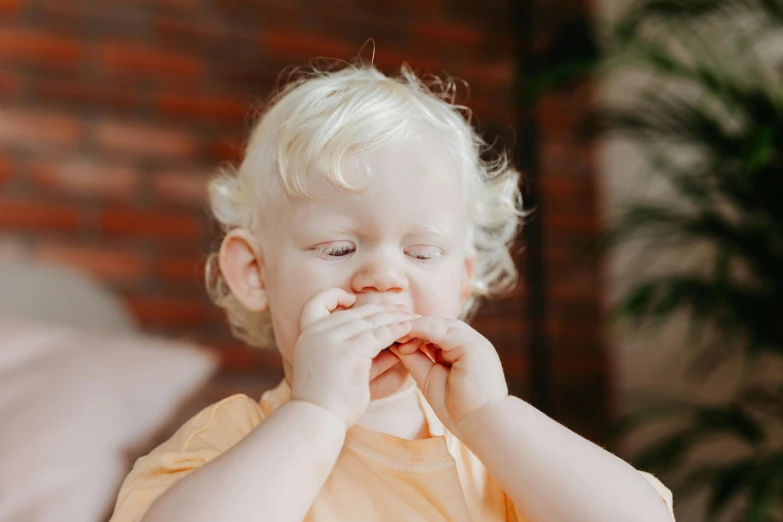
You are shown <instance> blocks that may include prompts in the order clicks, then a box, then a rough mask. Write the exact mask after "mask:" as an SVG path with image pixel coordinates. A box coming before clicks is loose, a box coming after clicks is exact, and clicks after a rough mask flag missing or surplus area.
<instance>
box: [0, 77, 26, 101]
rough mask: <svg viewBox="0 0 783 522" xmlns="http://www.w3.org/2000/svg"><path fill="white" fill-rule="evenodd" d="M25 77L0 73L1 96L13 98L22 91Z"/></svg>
mask: <svg viewBox="0 0 783 522" xmlns="http://www.w3.org/2000/svg"><path fill="white" fill-rule="evenodd" d="M23 83H24V77H22V76H21V75H20V74H17V73H13V72H10V71H0V96H2V97H3V98H11V97H13V96H14V95H16V94H18V93H19V92H21V91H22V85H23Z"/></svg>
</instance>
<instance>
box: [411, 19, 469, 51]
mask: <svg viewBox="0 0 783 522" xmlns="http://www.w3.org/2000/svg"><path fill="white" fill-rule="evenodd" d="M411 33H412V34H411V35H412V37H413V47H414V49H430V48H431V47H432V46H433V45H435V46H437V47H439V48H441V47H445V48H451V49H454V48H457V49H459V51H460V52H464V51H466V50H467V49H469V48H470V47H472V46H479V45H481V43H482V42H483V41H484V39H485V36H484V35H483V34H482V32H481V31H480V30H479V29H478V28H477V27H471V26H462V27H460V26H457V25H445V24H442V23H433V22H427V23H423V24H416V25H414V26H413V27H412V28H411Z"/></svg>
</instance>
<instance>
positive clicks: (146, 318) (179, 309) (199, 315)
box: [125, 296, 205, 327]
mask: <svg viewBox="0 0 783 522" xmlns="http://www.w3.org/2000/svg"><path fill="white" fill-rule="evenodd" d="M125 304H126V305H127V306H128V309H129V310H130V312H131V313H132V314H133V316H134V317H135V318H136V320H137V321H139V323H141V324H142V325H144V326H147V327H182V326H199V325H200V324H201V323H202V322H203V320H204V316H205V315H204V312H205V310H204V308H205V307H204V304H203V303H202V302H201V301H200V300H199V299H188V298H179V297H159V296H128V297H126V298H125Z"/></svg>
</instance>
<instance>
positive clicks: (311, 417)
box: [283, 399, 348, 435]
mask: <svg viewBox="0 0 783 522" xmlns="http://www.w3.org/2000/svg"><path fill="white" fill-rule="evenodd" d="M286 405H287V406H288V407H289V408H295V409H297V410H300V411H301V414H302V415H303V416H305V418H306V419H307V420H308V421H312V422H313V424H314V425H315V426H316V427H317V429H318V431H323V430H326V429H334V430H336V431H339V432H341V433H342V434H343V435H345V433H346V432H347V431H348V424H347V423H346V422H345V420H344V419H342V418H340V417H339V416H338V415H336V414H335V413H333V412H331V411H330V410H328V409H326V408H324V407H323V406H320V405H318V404H316V403H314V402H310V401H307V400H303V399H291V400H290V401H288V402H287V403H286V404H284V405H283V406H286Z"/></svg>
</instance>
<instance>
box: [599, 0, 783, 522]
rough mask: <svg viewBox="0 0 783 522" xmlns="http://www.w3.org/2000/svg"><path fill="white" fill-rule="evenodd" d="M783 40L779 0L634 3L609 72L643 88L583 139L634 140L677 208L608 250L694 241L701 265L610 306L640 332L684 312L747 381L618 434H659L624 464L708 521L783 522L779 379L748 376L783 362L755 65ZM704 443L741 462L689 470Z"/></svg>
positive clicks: (781, 179)
mask: <svg viewBox="0 0 783 522" xmlns="http://www.w3.org/2000/svg"><path fill="white" fill-rule="evenodd" d="M782 36H783V1H781V0H646V1H642V2H640V3H638V4H637V5H635V7H634V8H632V9H631V10H630V11H629V13H628V15H627V16H626V17H625V18H624V19H623V20H622V21H621V22H620V23H619V25H618V26H617V27H616V28H615V31H613V43H612V45H611V47H610V51H609V55H608V57H607V60H611V61H612V62H613V63H615V64H621V65H622V67H623V69H622V70H628V68H629V67H633V68H638V69H641V70H644V71H646V72H647V73H652V78H653V79H651V80H650V82H649V86H648V87H647V88H643V89H641V90H640V92H639V93H638V96H636V97H635V99H634V101H633V102H632V103H631V104H630V105H628V106H626V107H622V108H607V109H605V110H601V111H599V112H598V113H597V115H596V117H595V118H592V119H591V121H590V122H589V125H587V126H586V129H585V130H587V131H588V132H590V133H593V132H605V133H610V134H614V135H617V136H621V137H624V138H628V139H631V140H633V142H635V143H636V144H637V147H638V150H640V151H641V152H642V154H643V155H644V157H645V159H646V162H647V167H648V169H649V171H650V173H651V174H652V175H654V176H656V177H658V179H662V180H665V181H666V182H667V183H668V185H669V187H670V188H671V192H672V194H673V195H674V197H673V198H671V199H668V200H665V201H661V200H651V201H636V202H634V203H632V204H630V205H629V206H628V207H627V209H626V210H625V211H624V213H622V214H621V216H620V217H619V219H618V220H617V222H616V226H615V227H614V228H613V230H611V232H610V233H609V239H610V241H611V242H612V244H624V243H626V242H627V241H639V240H642V241H647V242H648V243H649V244H650V245H651V247H650V248H649V249H648V250H647V252H648V256H656V255H661V256H664V255H665V256H672V255H677V252H678V249H680V248H682V249H691V248H693V245H694V244H699V245H703V246H704V247H705V248H706V249H708V252H710V256H709V257H710V261H709V263H707V264H705V265H704V266H701V267H699V269H697V270H685V271H683V270H676V271H668V272H665V273H659V274H657V275H646V276H644V277H643V278H641V279H640V280H638V281H637V282H636V283H635V284H634V285H633V286H632V287H631V288H630V290H628V291H627V293H626V294H625V295H624V297H623V298H622V300H621V302H620V303H619V305H618V306H617V308H616V314H617V316H618V317H620V318H624V319H630V320H632V321H633V322H635V323H636V324H646V323H653V324H662V323H665V322H667V321H669V320H671V319H672V318H673V317H674V316H675V315H680V314H682V313H686V314H688V323H689V325H690V329H691V333H692V334H693V336H692V337H691V340H692V341H696V343H697V344H698V345H699V347H700V352H701V356H700V360H701V361H702V362H708V363H709V364H708V366H707V367H708V368H713V367H715V366H716V365H718V364H720V362H721V361H722V360H724V358H725V357H726V354H729V355H731V354H734V355H736V354H740V355H741V356H742V359H743V361H744V362H743V364H744V365H745V367H746V369H747V375H746V377H745V378H744V379H743V380H742V382H741V383H740V385H739V386H738V388H737V390H736V393H735V394H734V396H733V397H732V399H731V400H730V401H728V402H727V403H726V404H719V405H715V404H709V405H707V404H703V403H698V402H697V401H685V400H672V401H667V402H663V401H661V402H659V403H658V404H656V405H655V406H652V407H650V408H647V409H644V410H642V411H639V412H638V413H635V414H633V415H632V416H629V417H626V418H625V419H623V421H622V422H621V424H620V426H618V431H617V434H618V435H627V434H628V433H630V432H632V431H633V430H635V429H636V428H638V427H639V426H640V425H648V424H649V423H652V422H657V421H658V420H664V421H666V422H667V423H668V424H667V425H668V426H669V429H668V431H667V432H666V434H665V435H664V436H662V437H660V438H658V440H656V441H655V442H654V443H651V444H649V445H648V446H646V447H645V448H644V449H643V450H642V451H641V452H640V453H639V454H638V455H637V456H636V457H635V458H634V459H633V461H634V464H635V465H637V467H639V468H642V469H649V470H650V471H653V472H656V473H658V474H660V475H661V476H662V477H664V479H665V481H666V479H667V478H668V481H667V483H669V484H670V485H671V486H672V489H674V491H675V498H677V495H680V496H681V497H680V498H682V496H687V495H689V494H690V493H692V492H695V491H698V490H699V489H704V488H707V489H708V490H709V501H708V502H709V517H710V520H715V519H718V518H720V519H721V520H743V521H748V522H760V521H779V520H783V441H782V440H781V438H780V435H779V434H780V433H783V382H778V381H769V380H767V381H764V382H761V381H758V380H757V379H754V372H753V369H754V368H755V366H754V365H758V364H765V365H768V364H775V365H780V363H781V356H783V90H781V88H782V87H781V83H780V80H783V68H781V65H783V64H780V63H775V58H774V57H771V56H770V57H760V56H759V54H758V52H759V51H758V48H759V44H761V43H763V42H767V41H772V39H774V38H775V37H778V38H780V37H782ZM658 80H661V81H658ZM673 84H674V85H676V88H667V87H666V86H667V85H673ZM664 243H665V245H666V248H665V249H662V248H660V246H661V245H662V244H664ZM776 433H777V435H776ZM715 440H723V441H727V440H729V441H732V442H733V443H734V444H735V445H736V447H737V448H738V451H737V454H736V455H737V456H736V457H734V458H731V459H730V460H728V461H727V462H710V461H704V460H700V459H699V457H698V456H697V450H698V449H699V448H700V447H701V446H702V445H704V444H708V443H710V442H711V441H715Z"/></svg>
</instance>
